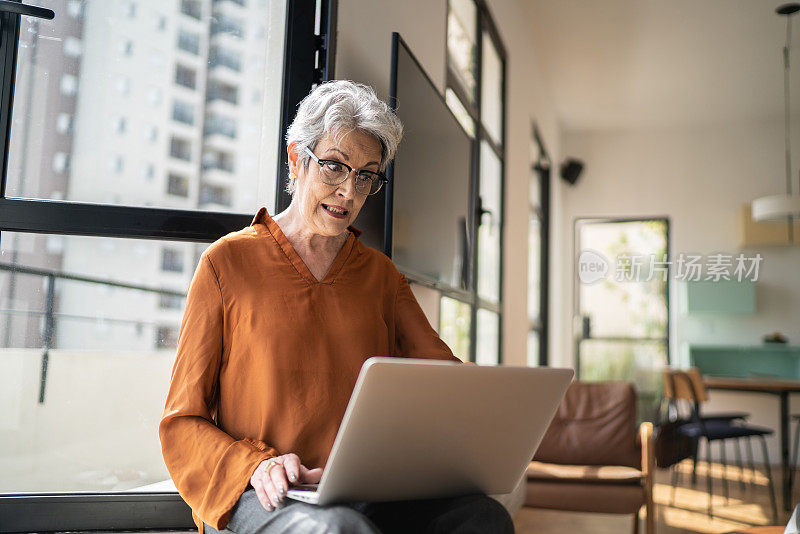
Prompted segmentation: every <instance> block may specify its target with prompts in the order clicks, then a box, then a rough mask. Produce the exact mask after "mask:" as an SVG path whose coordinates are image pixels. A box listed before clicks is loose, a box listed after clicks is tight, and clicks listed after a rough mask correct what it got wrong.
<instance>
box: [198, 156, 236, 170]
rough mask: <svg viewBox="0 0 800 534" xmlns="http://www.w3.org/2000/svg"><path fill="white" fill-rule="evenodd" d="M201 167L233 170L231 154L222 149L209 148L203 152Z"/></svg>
mask: <svg viewBox="0 0 800 534" xmlns="http://www.w3.org/2000/svg"><path fill="white" fill-rule="evenodd" d="M203 169H216V170H220V171H225V172H231V173H232V172H234V167H233V155H232V154H231V153H230V152H225V151H223V150H209V151H207V152H204V153H203Z"/></svg>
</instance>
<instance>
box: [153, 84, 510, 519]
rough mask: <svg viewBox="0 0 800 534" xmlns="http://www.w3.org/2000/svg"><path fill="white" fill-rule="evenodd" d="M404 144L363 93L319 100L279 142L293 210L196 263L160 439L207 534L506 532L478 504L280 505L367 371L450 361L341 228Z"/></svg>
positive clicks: (311, 471)
mask: <svg viewBox="0 0 800 534" xmlns="http://www.w3.org/2000/svg"><path fill="white" fill-rule="evenodd" d="M401 137H402V125H401V124H400V122H399V121H398V119H397V117H395V115H394V113H392V111H391V110H390V109H389V108H388V106H387V105H386V104H385V103H383V102H381V101H380V100H378V98H377V97H376V96H375V93H374V91H373V90H372V89H371V88H369V87H366V86H364V85H360V84H355V83H352V82H349V81H336V82H330V83H326V84H323V85H320V86H319V87H317V88H316V89H315V90H314V91H312V92H311V94H309V95H308V96H307V97H306V98H305V99H304V100H303V101H302V103H301V104H300V107H299V109H298V112H297V116H296V117H295V120H294V122H293V123H292V125H291V126H290V127H289V130H288V133H287V136H286V139H287V143H288V155H289V185H288V189H289V192H290V193H291V194H292V202H291V204H290V206H289V207H288V208H287V209H286V210H285V211H284V212H282V213H280V214H279V215H277V216H276V217H274V218H271V217H270V216H269V214H268V213H267V212H266V209H265V208H261V209H260V210H259V211H258V213H257V214H256V216H255V218H254V219H253V222H252V223H251V225H250V226H248V227H246V228H244V229H243V230H240V231H238V232H234V233H231V234H228V235H226V236H224V237H222V238H221V239H219V240H218V241H216V242H215V243H213V244H212V245H211V246H210V247H208V249H207V250H206V251H205V252H204V253H203V255H202V256H201V258H200V262H199V264H198V266H197V270H196V271H195V274H194V277H193V279H192V282H191V285H190V287H189V294H188V297H187V302H186V309H185V311H184V316H183V321H182V324H181V329H180V335H179V340H178V351H177V356H176V359H175V365H174V368H173V372H172V379H171V383H170V388H169V393H168V395H167V401H166V407H165V409H164V415H163V418H162V420H161V424H160V426H159V434H160V438H161V446H162V450H163V455H164V461H165V463H166V465H167V468H168V469H169V472H170V475H171V476H172V479H173V481H174V482H175V485H176V487H177V488H178V491H179V492H180V494H181V496H183V498H184V499H185V500H186V502H187V503H188V504H189V505H190V506H191V508H192V511H193V516H194V519H195V522H196V523H197V525H198V527H199V530H200V533H201V534H202V533H203V532H204V531H205V532H216V531H217V529H224V528H227V529H228V530H230V531H233V532H237V533H245V532H276V533H277V532H287V533H288V532H292V533H300V534H302V533H311V532H315V533H316V532H353V533H380V532H383V533H386V532H423V531H430V532H493V533H498V532H512V531H513V525H512V523H511V520H510V517H509V516H508V513H507V512H506V510H505V509H504V508H503V507H502V506H501V505H500V504H498V503H497V502H496V501H494V500H493V499H491V498H489V497H487V496H485V495H472V496H468V497H460V498H454V499H434V500H420V501H406V502H394V503H348V504H341V505H333V506H315V505H310V504H306V503H301V502H297V501H292V500H290V499H287V498H286V497H285V495H286V491H287V489H288V488H289V487H290V486H292V485H296V484H302V483H316V482H319V480H320V478H321V476H322V470H323V468H324V466H325V463H326V461H327V459H328V455H329V454H330V451H331V447H332V446H333V441H334V438H335V437H336V432H337V430H338V428H339V424H340V422H341V420H342V418H343V417H344V412H345V408H346V407H347V403H348V400H349V398H350V394H351V392H352V390H353V387H354V385H355V381H356V378H357V376H358V373H359V371H360V369H361V364H362V363H363V362H364V361H365V360H366V359H367V358H369V357H370V356H396V357H413V358H435V359H446V360H455V361H459V360H458V359H457V358H456V357H455V356H453V354H452V352H451V351H450V349H448V347H447V345H445V344H444V343H443V342H442V340H441V339H439V337H438V336H437V335H436V332H435V331H434V330H433V329H432V328H431V326H430V324H429V323H428V321H427V319H426V318H425V315H424V314H423V312H422V310H421V309H420V307H419V305H418V304H417V301H416V300H415V299H414V296H413V294H412V293H411V289H410V288H409V285H408V282H407V280H406V279H405V277H404V276H403V275H402V274H400V273H399V272H398V271H397V269H396V268H395V267H394V265H393V264H392V262H391V260H389V259H388V258H387V257H386V256H384V255H383V254H381V253H380V252H378V251H376V250H373V249H371V248H369V247H367V246H365V245H363V244H362V243H361V242H360V241H359V240H358V235H359V231H358V230H356V229H355V228H353V227H352V226H351V224H352V223H353V222H354V221H355V219H356V216H357V215H358V212H359V210H360V209H361V207H362V206H363V205H364V202H365V201H366V199H367V197H368V196H369V195H371V194H374V193H377V192H378V190H379V189H380V188H381V186H382V185H383V184H384V183H385V182H386V178H385V177H384V176H383V174H382V173H381V171H382V170H383V169H384V168H385V166H386V163H387V162H388V161H389V160H390V159H391V158H392V157H393V156H394V153H395V150H396V149H397V145H398V143H399V142H400V138H401ZM421 194H422V193H421ZM364 483H365V484H367V483H371V482H370V481H364Z"/></svg>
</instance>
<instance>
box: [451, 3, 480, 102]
mask: <svg viewBox="0 0 800 534" xmlns="http://www.w3.org/2000/svg"><path fill="white" fill-rule="evenodd" d="M477 16H478V13H477V9H476V7H475V2H474V1H473V0H449V1H448V14H447V60H448V64H449V65H450V70H451V71H452V72H453V73H454V74H455V75H456V78H457V80H458V82H459V83H460V84H461V86H462V87H463V89H464V92H465V93H466V94H467V95H468V97H469V98H470V102H471V103H472V99H474V95H475V87H476V83H475V44H476V43H477V42H478V41H477V39H476V35H475V32H476V28H477Z"/></svg>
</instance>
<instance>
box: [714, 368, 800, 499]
mask: <svg viewBox="0 0 800 534" xmlns="http://www.w3.org/2000/svg"><path fill="white" fill-rule="evenodd" d="M703 382H704V383H705V385H706V387H707V388H708V389H724V390H728V391H744V392H750V393H769V394H772V395H777V396H778V397H779V398H780V418H781V427H780V429H779V431H778V436H779V439H780V443H781V495H782V501H783V509H784V510H787V511H789V510H792V509H793V508H794V506H793V505H792V503H791V501H792V487H791V469H792V468H793V466H790V465H789V417H790V416H789V394H790V393H800V380H778V379H771V378H723V377H716V376H704V377H703Z"/></svg>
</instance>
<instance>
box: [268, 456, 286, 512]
mask: <svg viewBox="0 0 800 534" xmlns="http://www.w3.org/2000/svg"><path fill="white" fill-rule="evenodd" d="M269 479H270V481H271V482H272V486H273V489H274V491H275V492H276V495H277V498H278V502H281V501H283V498H284V497H285V496H286V492H287V491H288V489H289V481H288V480H286V470H285V469H284V467H283V464H282V463H279V462H277V461H276V462H275V466H274V467H272V469H270V470H269Z"/></svg>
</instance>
